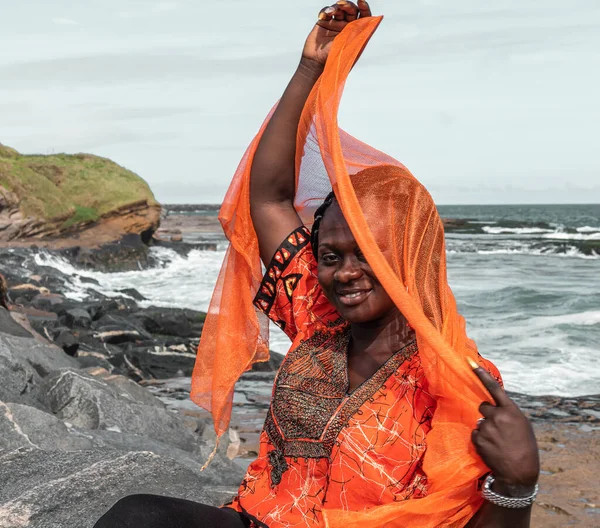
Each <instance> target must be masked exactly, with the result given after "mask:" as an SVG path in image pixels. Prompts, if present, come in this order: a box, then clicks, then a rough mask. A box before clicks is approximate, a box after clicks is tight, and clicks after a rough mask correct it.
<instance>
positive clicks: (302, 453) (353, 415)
mask: <svg viewBox="0 0 600 528" xmlns="http://www.w3.org/2000/svg"><path fill="white" fill-rule="evenodd" d="M255 304H256V306H257V307H259V308H260V309H261V310H262V311H264V313H265V314H267V316H268V317H269V318H270V319H271V320H272V321H274V322H275V324H277V325H278V326H279V327H280V328H282V329H283V331H284V332H285V333H286V334H287V335H288V336H289V337H290V339H292V341H293V343H292V346H291V348H290V351H289V352H288V354H287V356H286V358H285V360H284V362H283V364H282V365H281V368H280V370H279V372H278V374H277V377H276V378H275V383H274V387H273V395H272V399H271V406H270V409H269V412H268V415H267V418H266V421H265V425H264V429H263V431H262V434H261V437H260V452H259V455H258V458H257V459H256V460H255V461H254V462H253V463H252V464H250V466H249V467H248V471H247V474H246V476H245V478H244V480H243V481H242V484H241V486H240V488H239V491H238V495H237V497H236V498H235V499H234V501H233V502H232V503H231V504H229V505H228V506H229V507H231V508H234V509H236V510H237V511H239V512H242V513H244V514H245V515H247V516H248V517H249V518H250V519H252V521H253V523H254V525H256V526H267V527H269V528H280V527H281V528H283V527H286V528H287V527H314V526H319V525H321V511H322V509H323V508H327V509H342V510H364V509H368V508H373V507H375V506H378V505H381V504H386V503H389V502H393V501H402V500H405V499H407V498H417V497H421V496H423V495H425V494H426V493H427V478H426V476H425V474H424V473H423V471H422V469H421V462H422V458H423V454H424V453H425V449H426V438H427V433H428V432H429V430H430V429H431V417H432V415H433V413H434V412H435V400H434V399H433V397H432V396H431V395H430V394H429V393H428V390H427V388H428V384H427V379H426V378H425V376H424V375H423V371H422V368H421V364H420V363H421V362H420V358H419V354H418V349H417V344H416V342H413V343H411V344H409V345H408V346H406V347H405V348H403V349H402V350H400V351H398V352H397V353H396V354H394V355H393V356H392V357H390V358H389V360H388V361H387V362H386V363H385V364H384V365H382V366H381V367H380V368H379V370H378V371H377V372H376V373H375V374H374V375H373V376H372V377H371V378H370V379H368V380H366V381H365V382H364V383H363V384H362V385H360V386H359V387H357V388H356V389H355V390H353V391H352V392H351V393H349V392H348V368H347V356H346V351H347V346H348V342H349V337H350V334H349V325H348V324H347V323H345V322H344V321H343V320H342V319H341V318H340V317H339V315H338V314H337V312H336V311H335V310H334V308H333V307H332V306H331V305H330V303H329V301H328V300H327V299H326V297H325V295H324V294H323V292H322V291H321V288H320V286H319V283H318V281H317V263H316V260H315V258H314V256H313V253H312V250H311V245H310V232H309V231H308V229H307V228H306V227H301V228H299V229H297V230H295V231H294V232H293V233H292V234H291V235H290V236H289V237H288V238H287V239H286V240H285V241H284V243H283V244H282V245H281V246H280V248H279V249H278V251H277V252H276V253H275V256H274V257H273V260H272V262H271V264H270V265H269V267H268V269H267V272H266V274H265V277H264V279H263V282H262V285H261V288H260V290H259V293H258V295H257V297H256V299H255ZM481 362H482V364H484V366H486V368H488V370H491V371H492V373H493V374H494V375H496V377H499V374H498V372H497V370H496V369H495V367H494V366H493V365H492V364H491V363H488V362H486V361H485V360H483V359H481Z"/></svg>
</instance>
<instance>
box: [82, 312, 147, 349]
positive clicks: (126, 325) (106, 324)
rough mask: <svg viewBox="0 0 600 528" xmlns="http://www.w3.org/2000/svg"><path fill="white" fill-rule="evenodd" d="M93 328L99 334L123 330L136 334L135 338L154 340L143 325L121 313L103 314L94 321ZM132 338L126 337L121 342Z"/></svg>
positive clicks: (125, 332)
mask: <svg viewBox="0 0 600 528" xmlns="http://www.w3.org/2000/svg"><path fill="white" fill-rule="evenodd" d="M92 328H93V329H94V330H96V332H97V333H98V334H102V333H107V332H123V333H124V335H125V334H127V333H131V335H134V334H135V338H136V339H133V340H139V341H141V340H152V336H151V335H150V334H149V333H148V332H146V330H144V328H143V327H142V326H141V325H137V324H135V323H133V322H131V321H129V320H128V319H126V318H125V317H121V316H119V315H112V314H107V315H104V316H102V317H101V318H100V319H98V320H97V321H94V322H93V323H92ZM128 340H132V339H124V340H123V341H121V342H124V341H128Z"/></svg>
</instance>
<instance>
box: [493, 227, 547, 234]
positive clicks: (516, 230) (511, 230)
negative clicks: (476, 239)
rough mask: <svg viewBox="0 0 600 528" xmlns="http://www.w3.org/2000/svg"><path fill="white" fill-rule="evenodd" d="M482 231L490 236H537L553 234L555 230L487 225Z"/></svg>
mask: <svg viewBox="0 0 600 528" xmlns="http://www.w3.org/2000/svg"><path fill="white" fill-rule="evenodd" d="M481 230H482V231H483V232H485V233H488V234H489V235H506V234H510V235H537V234H541V233H552V232H553V231H554V230H553V229H546V228H543V227H500V226H489V225H485V226H483V227H482V228H481Z"/></svg>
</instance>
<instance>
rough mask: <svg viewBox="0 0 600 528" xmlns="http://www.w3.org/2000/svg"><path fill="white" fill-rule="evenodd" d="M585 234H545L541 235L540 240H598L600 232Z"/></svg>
mask: <svg viewBox="0 0 600 528" xmlns="http://www.w3.org/2000/svg"><path fill="white" fill-rule="evenodd" d="M587 233H589V234H585V233H564V232H553V233H546V234H544V235H541V238H550V239H555V240H600V232H599V233H596V232H590V231H588V232H587Z"/></svg>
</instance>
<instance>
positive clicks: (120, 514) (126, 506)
mask: <svg viewBox="0 0 600 528" xmlns="http://www.w3.org/2000/svg"><path fill="white" fill-rule="evenodd" d="M248 526H250V522H249V520H248V519H247V518H246V517H244V516H243V515H241V514H239V513H238V512H236V511H235V510H232V509H231V508H215V507H214V506H206V505H204V504H199V503H197V502H192V501H188V500H183V499H172V498H170V497H159V496H158V495H130V496H129V497H125V498H123V499H121V500H120V501H119V502H117V503H116V504H115V505H114V506H113V507H112V508H111V509H110V510H109V511H108V512H107V513H106V514H105V515H103V516H102V518H101V519H100V520H99V521H98V522H97V523H96V524H95V525H94V528H142V527H143V528H247V527H248Z"/></svg>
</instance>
